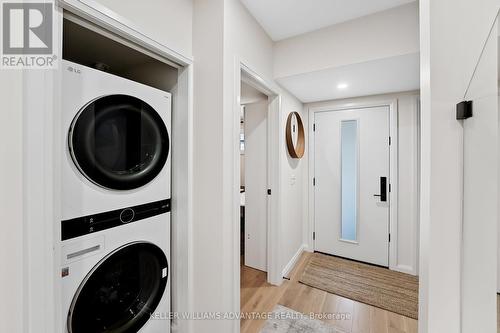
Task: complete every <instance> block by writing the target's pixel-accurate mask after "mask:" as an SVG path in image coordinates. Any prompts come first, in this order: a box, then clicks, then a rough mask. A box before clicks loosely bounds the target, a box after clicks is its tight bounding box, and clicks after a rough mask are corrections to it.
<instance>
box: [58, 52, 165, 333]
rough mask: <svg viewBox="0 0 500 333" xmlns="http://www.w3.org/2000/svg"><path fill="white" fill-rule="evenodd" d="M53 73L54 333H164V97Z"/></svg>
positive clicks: (102, 76) (84, 74)
mask: <svg viewBox="0 0 500 333" xmlns="http://www.w3.org/2000/svg"><path fill="white" fill-rule="evenodd" d="M62 66H63V68H62V71H63V74H62V75H63V77H62V82H63V86H62V92H63V94H62V133H61V134H62V136H61V139H62V140H63V141H64V152H63V162H62V175H61V191H62V196H61V198H62V221H61V254H62V258H61V263H62V267H61V271H62V277H61V279H62V311H63V313H62V318H63V323H62V324H63V326H64V331H65V332H69V333H102V332H120V333H135V332H141V333H158V332H162V333H168V332H170V320H169V315H170V276H169V274H170V272H169V262H170V173H171V172H170V165H171V163H170V154H169V152H170V139H169V132H170V117H171V95H170V94H169V93H167V92H164V91H161V90H158V89H155V88H152V87H149V86H145V85H142V84H139V83H137V82H134V81H130V80H127V79H124V78H121V77H117V76H114V75H111V74H108V73H105V72H102V71H98V70H95V69H92V68H89V67H85V66H81V65H78V64H75V63H71V62H69V61H63V63H62ZM155 318H157V319H155Z"/></svg>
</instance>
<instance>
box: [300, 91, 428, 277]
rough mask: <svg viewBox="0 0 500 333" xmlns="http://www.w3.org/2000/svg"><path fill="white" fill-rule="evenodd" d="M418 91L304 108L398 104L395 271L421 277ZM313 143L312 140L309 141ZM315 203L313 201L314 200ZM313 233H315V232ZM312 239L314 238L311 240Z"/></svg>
mask: <svg viewBox="0 0 500 333" xmlns="http://www.w3.org/2000/svg"><path fill="white" fill-rule="evenodd" d="M417 99H418V91H415V92H407V93H400V94H386V95H376V96H366V97H358V98H349V99H341V100H334V101H325V102H317V103H308V104H305V105H304V108H305V109H306V110H310V109H311V108H315V107H332V108H334V107H336V106H337V107H338V106H340V105H342V106H345V105H346V104H348V103H354V104H360V103H361V104H372V103H379V102H387V101H392V100H397V103H398V136H399V147H398V154H399V159H398V164H399V175H398V185H399V188H398V191H399V197H398V234H397V238H396V237H393V239H397V243H396V244H395V245H396V248H397V250H396V253H397V255H396V258H395V261H394V267H392V268H394V269H396V270H399V271H402V272H405V273H410V274H418V164H417V163H418V153H419V152H418V114H417V110H418V109H417ZM309 139H310V140H311V138H309ZM311 200H312V198H311ZM311 230H312V229H311ZM307 239H310V238H307Z"/></svg>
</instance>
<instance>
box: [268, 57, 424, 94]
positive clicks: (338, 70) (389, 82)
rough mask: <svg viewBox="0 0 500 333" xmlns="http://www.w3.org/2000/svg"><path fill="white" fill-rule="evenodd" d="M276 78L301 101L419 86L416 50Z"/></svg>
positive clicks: (402, 89)
mask: <svg viewBox="0 0 500 333" xmlns="http://www.w3.org/2000/svg"><path fill="white" fill-rule="evenodd" d="M277 81H278V82H279V83H280V85H281V86H283V87H284V88H285V89H287V90H288V91H289V92H290V93H292V94H293V95H294V96H295V97H297V98H298V99H299V100H300V101H302V102H303V103H309V102H317V101H325V100H330V99H341V98H349V97H358V96H369V95H377V94H386V93H394V92H401V91H410V90H418V89H420V58H419V54H418V53H413V54H408V55H402V56H396V57H391V58H384V59H380V60H374V61H369V62H364V63H359V64H353V65H347V66H342V67H335V68H330V69H327V70H322V71H317V72H311V73H305V74H299V75H294V76H289V77H284V78H279V79H277Z"/></svg>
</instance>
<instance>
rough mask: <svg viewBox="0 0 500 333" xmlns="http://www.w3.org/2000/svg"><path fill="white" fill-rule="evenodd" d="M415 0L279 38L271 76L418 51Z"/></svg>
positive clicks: (294, 73) (416, 6)
mask: <svg viewBox="0 0 500 333" xmlns="http://www.w3.org/2000/svg"><path fill="white" fill-rule="evenodd" d="M418 42H419V35H418V4H417V2H414V3H411V4H408V5H404V6H400V7H396V8H393V9H390V10H387V11H383V12H380V13H376V14H373V15H368V16H364V17H361V18H358V19H355V20H351V21H348V22H345V23H340V24H337V25H334V26H331V27H328V28H324V29H321V30H317V31H314V32H310V33H306V34H303V35H299V36H296V37H292V38H289V39H285V40H282V41H279V42H277V43H276V45H275V53H274V77H275V78H281V77H287V76H292V75H297V74H302V73H307V72H313V71H318V70H324V69H327V68H332V67H338V66H344V65H349V64H355V63H361V62H367V61H371V60H375V59H382V58H388V57H394V56H399V55H404V54H410V53H417V52H419V45H418Z"/></svg>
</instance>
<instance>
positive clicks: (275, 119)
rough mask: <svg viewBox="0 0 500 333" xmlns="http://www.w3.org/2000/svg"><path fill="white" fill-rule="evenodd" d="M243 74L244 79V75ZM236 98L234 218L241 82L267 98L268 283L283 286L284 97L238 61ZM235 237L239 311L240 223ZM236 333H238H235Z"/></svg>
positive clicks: (236, 217)
mask: <svg viewBox="0 0 500 333" xmlns="http://www.w3.org/2000/svg"><path fill="white" fill-rule="evenodd" d="M241 72H244V73H245V75H244V76H243V75H241ZM233 80H234V96H233V108H232V110H233V118H232V124H231V125H232V126H231V127H232V129H233V130H232V132H233V135H232V145H233V150H232V151H233V157H234V158H233V159H232V160H233V177H232V190H233V195H232V198H233V199H232V205H231V206H232V217H233V219H232V220H233V221H239V219H240V178H239V175H240V144H239V143H240V107H241V106H240V96H241V81H242V80H244V82H245V83H247V84H248V85H250V86H252V87H253V88H255V89H257V90H259V91H260V92H262V93H264V94H265V95H267V96H268V102H269V107H268V111H267V147H268V149H267V165H268V166H267V167H268V171H267V175H268V176H267V177H268V188H269V189H271V191H272V194H271V195H268V204H267V282H269V283H270V284H273V285H280V284H281V283H282V282H283V277H282V276H281V270H280V268H279V248H280V247H279V244H280V232H279V230H280V228H281V204H280V174H281V173H280V170H281V161H280V159H279V147H281V145H280V142H281V137H282V135H281V134H282V130H281V128H280V126H279V124H280V119H281V94H280V92H279V88H278V87H277V86H276V85H275V84H273V83H272V82H271V81H267V80H266V79H264V78H263V77H262V76H261V75H260V74H258V72H257V71H255V70H253V69H252V68H251V67H250V66H249V65H248V63H247V62H246V61H245V60H243V59H241V58H239V57H235V62H234V78H233ZM232 229H233V232H232V235H233V241H232V242H233V249H232V252H233V264H232V266H233V269H232V271H233V281H234V285H233V288H234V290H233V295H234V298H233V302H234V303H233V304H234V308H235V309H236V310H237V311H239V309H240V232H241V230H240V223H232ZM235 322H237V325H236V324H235V329H237V331H239V320H236V321H235ZM235 332H236V331H235Z"/></svg>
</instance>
